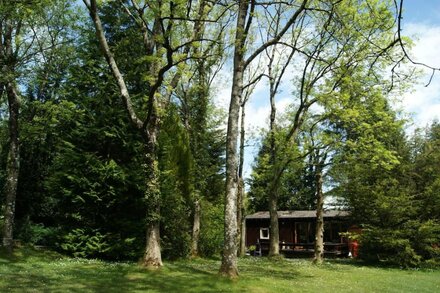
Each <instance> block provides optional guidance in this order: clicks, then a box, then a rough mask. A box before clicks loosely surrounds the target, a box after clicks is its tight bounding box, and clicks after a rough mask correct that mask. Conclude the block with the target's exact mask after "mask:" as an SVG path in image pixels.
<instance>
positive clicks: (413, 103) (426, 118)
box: [402, 23, 440, 127]
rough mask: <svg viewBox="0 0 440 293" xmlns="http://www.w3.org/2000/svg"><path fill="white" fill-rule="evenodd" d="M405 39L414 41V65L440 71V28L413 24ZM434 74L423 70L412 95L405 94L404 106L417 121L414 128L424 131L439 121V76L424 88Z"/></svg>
mask: <svg viewBox="0 0 440 293" xmlns="http://www.w3.org/2000/svg"><path fill="white" fill-rule="evenodd" d="M404 33H405V35H408V36H410V37H412V38H413V40H414V47H413V48H412V50H411V52H410V55H411V58H413V60H414V61H415V62H421V63H425V64H428V65H429V66H432V67H437V68H439V67H440V55H439V49H440V26H432V25H431V26H430V25H427V24H421V23H410V24H408V25H407V26H406V27H405V30H404ZM431 73H432V71H430V70H427V69H426V68H424V69H423V76H422V77H421V78H420V82H419V84H418V85H416V86H415V87H414V90H413V91H412V92H408V93H406V94H404V96H403V100H402V106H403V107H404V109H405V110H406V111H407V112H409V113H410V114H411V116H412V118H413V119H414V123H415V126H419V127H423V126H426V124H428V123H430V122H431V121H432V120H434V119H436V118H437V119H439V118H440V72H436V74H435V75H434V77H433V79H432V81H431V84H430V85H429V86H428V87H426V86H425V85H426V84H427V83H428V82H429V79H430V78H431Z"/></svg>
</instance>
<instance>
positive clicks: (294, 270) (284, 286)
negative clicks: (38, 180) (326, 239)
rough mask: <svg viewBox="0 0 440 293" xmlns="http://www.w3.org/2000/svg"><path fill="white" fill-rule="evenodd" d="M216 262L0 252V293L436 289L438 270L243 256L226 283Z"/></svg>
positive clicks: (439, 284)
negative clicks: (141, 262)
mask: <svg viewBox="0 0 440 293" xmlns="http://www.w3.org/2000/svg"><path fill="white" fill-rule="evenodd" d="M219 266H220V261H219V260H207V259H197V260H191V261H190V260H181V261H174V262H166V263H165V267H164V268H163V269H160V270H158V271H148V270H145V269H143V268H141V267H139V266H138V265H136V264H134V263H113V262H103V261H98V260H84V259H72V258H67V257H64V256H61V255H59V254H57V253H54V252H48V251H36V250H32V249H29V248H21V249H18V250H17V251H16V252H15V254H14V256H12V257H6V256H5V255H4V254H0V292H256V293H258V292H332V293H339V292H430V293H431V292H440V270H399V269H391V268H377V267H367V266H361V265H359V264H356V263H352V262H351V261H350V260H331V261H328V262H326V263H325V264H324V265H322V266H320V267H316V266H313V265H311V264H310V261H309V260H304V259H284V260H281V261H278V262H275V261H271V260H268V259H267V258H245V259H240V261H239V270H240V278H239V280H235V281H230V280H227V279H224V278H221V277H219V276H218V275H217V271H218V268H219Z"/></svg>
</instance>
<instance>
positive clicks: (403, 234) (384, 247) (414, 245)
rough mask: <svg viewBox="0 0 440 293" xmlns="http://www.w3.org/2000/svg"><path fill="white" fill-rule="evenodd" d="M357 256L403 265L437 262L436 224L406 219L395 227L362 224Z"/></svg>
mask: <svg viewBox="0 0 440 293" xmlns="http://www.w3.org/2000/svg"><path fill="white" fill-rule="evenodd" d="M360 241H361V242H360V243H361V245H360V254H359V257H360V258H362V259H364V260H367V261H379V262H382V263H385V264H391V265H397V266H400V267H404V268H409V267H419V266H425V265H427V266H429V267H433V266H437V265H439V264H440V247H439V243H440V225H439V224H437V223H435V222H434V221H426V222H418V221H408V222H406V223H404V224H403V225H402V226H401V227H400V228H399V229H390V228H380V227H371V226H370V227H366V228H364V229H363V232H362V234H361V236H360Z"/></svg>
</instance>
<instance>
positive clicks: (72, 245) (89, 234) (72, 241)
mask: <svg viewBox="0 0 440 293" xmlns="http://www.w3.org/2000/svg"><path fill="white" fill-rule="evenodd" d="M108 236H109V235H108V234H101V233H100V232H99V231H97V230H90V231H88V230H86V229H74V230H72V231H71V232H69V233H68V234H66V235H65V236H64V237H62V243H61V244H60V247H61V249H62V250H64V251H65V252H67V253H68V254H71V255H73V256H75V257H98V256H101V255H102V254H104V253H106V252H107V251H109V250H110V248H111V246H110V245H109V243H108V242H107V238H108Z"/></svg>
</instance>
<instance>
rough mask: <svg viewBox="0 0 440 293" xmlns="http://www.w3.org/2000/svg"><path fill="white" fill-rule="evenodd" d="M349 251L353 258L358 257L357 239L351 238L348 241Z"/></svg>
mask: <svg viewBox="0 0 440 293" xmlns="http://www.w3.org/2000/svg"><path fill="white" fill-rule="evenodd" d="M350 252H351V256H352V257H354V258H357V257H358V254H359V243H358V242H357V240H353V241H351V242H350Z"/></svg>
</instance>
